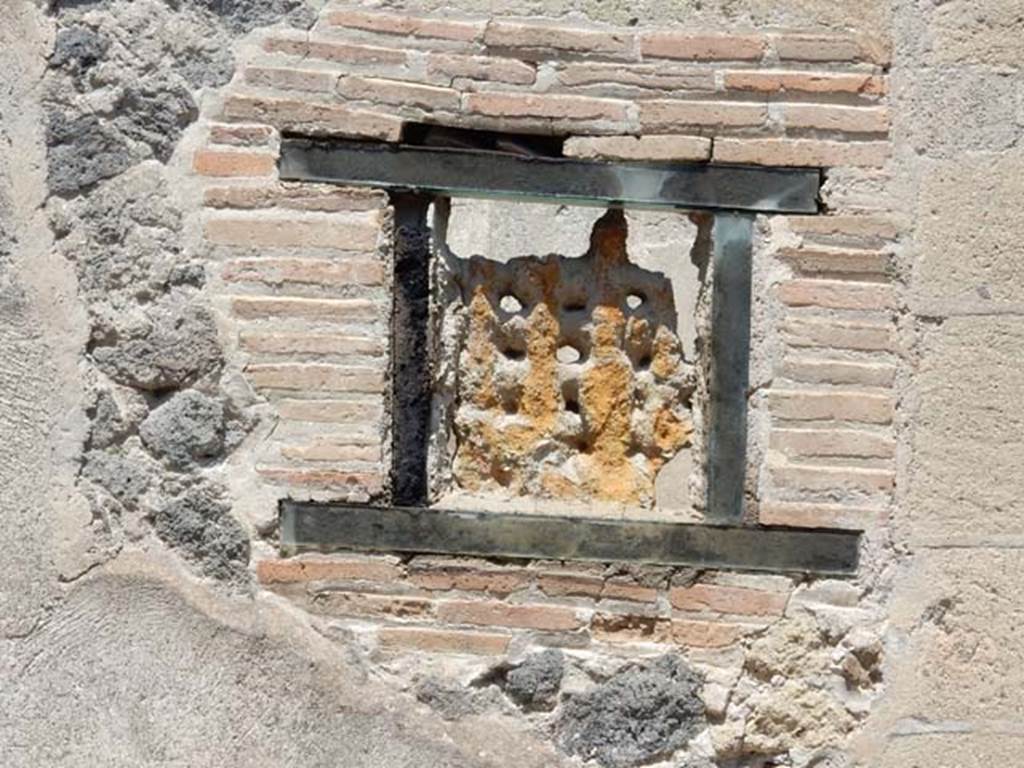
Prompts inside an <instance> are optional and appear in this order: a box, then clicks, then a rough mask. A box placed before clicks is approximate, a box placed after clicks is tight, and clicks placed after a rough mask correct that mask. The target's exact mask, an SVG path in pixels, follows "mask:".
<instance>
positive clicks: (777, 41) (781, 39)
mask: <svg viewBox="0 0 1024 768" xmlns="http://www.w3.org/2000/svg"><path fill="white" fill-rule="evenodd" d="M770 39H771V44H772V47H773V48H774V49H775V54H776V55H777V56H778V57H779V60H780V61H812V62H813V61H837V62H867V63H870V64H877V65H879V66H885V65H887V64H888V63H889V59H890V56H889V50H888V46H886V45H885V44H884V43H882V42H881V41H880V40H877V39H875V38H871V37H866V36H865V37H860V38H856V37H849V36H845V37H844V36H840V35H814V34H810V35H799V34H784V35H773V36H771V38H770Z"/></svg>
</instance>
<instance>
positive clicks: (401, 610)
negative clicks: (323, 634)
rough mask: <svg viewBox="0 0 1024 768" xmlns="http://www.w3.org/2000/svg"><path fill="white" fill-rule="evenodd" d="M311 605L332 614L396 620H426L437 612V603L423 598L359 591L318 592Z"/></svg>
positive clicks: (319, 610) (317, 609) (314, 608)
mask: <svg viewBox="0 0 1024 768" xmlns="http://www.w3.org/2000/svg"><path fill="white" fill-rule="evenodd" d="M310 607H311V608H312V609H313V610H314V611H315V612H316V613H319V614H326V615H329V616H374V617H382V618H395V619H423V618H429V617H431V616H433V615H434V603H433V602H432V601H430V600H427V599H425V598H422V597H399V596H392V595H377V594H361V593H359V592H347V591H346V592H341V591H338V592H330V591H323V592H317V593H316V594H314V595H313V597H312V600H311V601H310Z"/></svg>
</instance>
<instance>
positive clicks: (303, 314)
mask: <svg viewBox="0 0 1024 768" xmlns="http://www.w3.org/2000/svg"><path fill="white" fill-rule="evenodd" d="M231 310H232V313H233V314H234V315H235V317H240V318H242V319H243V320H264V319H272V318H296V319H301V320H316V321H321V322H333V323H358V322H372V321H374V320H379V319H381V317H382V316H383V315H384V314H385V313H386V309H385V308H384V307H382V306H381V305H379V304H377V303H375V302H373V301H368V300H366V299H305V298H296V297H266V296H238V297H235V298H234V299H233V300H232V302H231Z"/></svg>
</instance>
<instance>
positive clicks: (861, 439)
mask: <svg viewBox="0 0 1024 768" xmlns="http://www.w3.org/2000/svg"><path fill="white" fill-rule="evenodd" d="M771 447H772V448H773V449H775V450H777V451H782V452H783V453H785V454H786V455H787V456H854V457H857V458H881V459H889V458H892V457H893V456H894V455H895V453H896V443H895V441H894V440H893V439H892V438H891V437H889V436H888V435H884V434H879V433H877V432H867V431H865V430H855V429H773V430H772V433H771Z"/></svg>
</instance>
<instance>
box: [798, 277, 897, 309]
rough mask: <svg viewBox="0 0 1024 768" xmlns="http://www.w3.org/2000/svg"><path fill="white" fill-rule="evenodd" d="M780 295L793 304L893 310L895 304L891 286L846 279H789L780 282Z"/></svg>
mask: <svg viewBox="0 0 1024 768" xmlns="http://www.w3.org/2000/svg"><path fill="white" fill-rule="evenodd" d="M778 296H779V299H780V300H781V301H782V303H783V304H785V305H787V306H790V307H821V308H823V309H862V310H891V309H894V308H895V306H896V296H895V294H894V293H893V290H892V287H891V286H888V285H882V284H879V283H853V282H847V281H845V280H788V281H786V282H784V283H780V284H779V285H778Z"/></svg>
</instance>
